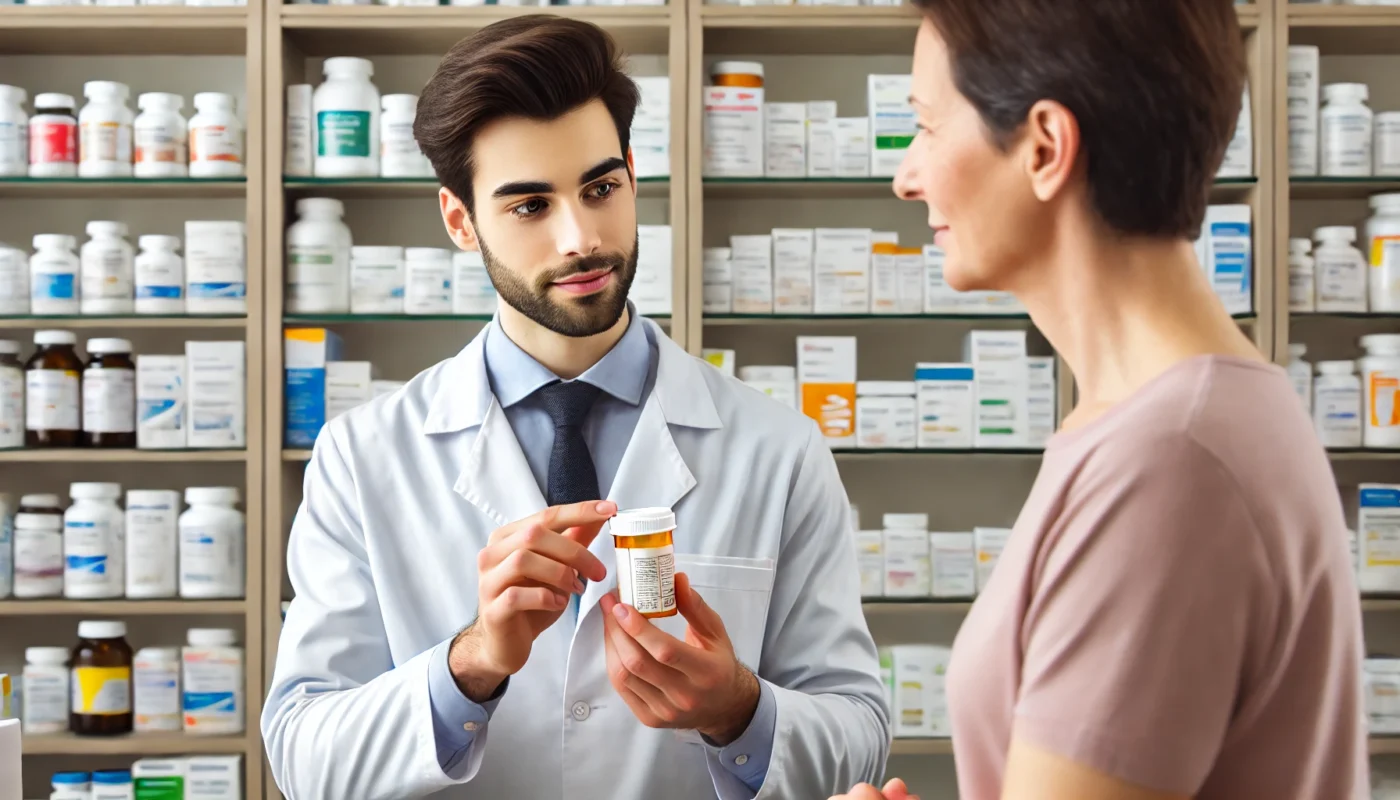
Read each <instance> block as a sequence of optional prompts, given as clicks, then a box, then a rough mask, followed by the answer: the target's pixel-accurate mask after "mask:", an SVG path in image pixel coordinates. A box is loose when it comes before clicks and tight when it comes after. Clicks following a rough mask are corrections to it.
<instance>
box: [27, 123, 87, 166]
mask: <svg viewBox="0 0 1400 800" xmlns="http://www.w3.org/2000/svg"><path fill="white" fill-rule="evenodd" d="M29 163H31V164H76V163H78V126H77V125H75V124H74V123H72V122H38V123H34V124H33V125H30V126H29Z"/></svg>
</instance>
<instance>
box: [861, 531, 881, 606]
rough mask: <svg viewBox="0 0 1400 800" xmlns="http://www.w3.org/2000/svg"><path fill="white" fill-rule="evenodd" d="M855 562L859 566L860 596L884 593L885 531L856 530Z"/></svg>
mask: <svg viewBox="0 0 1400 800" xmlns="http://www.w3.org/2000/svg"><path fill="white" fill-rule="evenodd" d="M855 538H856V564H857V565H858V566H859V567H860V596H861V597H881V596H883V595H884V593H885V532H884V531H857V532H856V534H855Z"/></svg>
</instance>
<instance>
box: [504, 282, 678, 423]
mask: <svg viewBox="0 0 1400 800" xmlns="http://www.w3.org/2000/svg"><path fill="white" fill-rule="evenodd" d="M627 310H628V321H627V330H626V331H624V332H623V334H622V338H621V339H619V340H618V342H617V344H615V345H613V348H612V349H611V350H609V351H608V353H607V355H605V356H603V357H602V359H600V360H599V361H598V363H596V364H594V365H593V366H591V367H589V368H588V370H587V371H586V372H584V373H583V374H582V375H580V376H579V377H578V380H581V381H583V382H585V383H590V384H592V385H594V386H597V387H598V388H599V389H602V390H603V391H605V392H607V393H608V394H610V395H612V396H613V397H616V398H617V399H618V400H621V401H623V402H624V403H627V404H629V405H634V406H635V405H638V404H640V403H641V402H642V390H643V389H644V388H645V386H646V380H647V373H648V372H649V371H650V369H651V345H650V344H649V343H648V342H647V332H646V327H645V326H643V325H641V324H639V323H638V322H637V311H636V309H635V308H634V307H633V306H632V304H631V303H630V302H629V303H628V304H627ZM485 345H486V349H485V357H486V377H487V379H488V380H489V381H490V382H491V391H492V392H493V393H494V394H495V395H496V399H497V400H499V401H500V403H501V406H502V407H503V408H510V407H511V406H513V405H515V404H516V403H519V402H520V401H522V400H524V399H525V398H527V397H529V396H530V395H532V394H534V393H535V392H537V391H539V390H540V389H541V388H542V387H544V386H547V385H549V384H551V383H554V382H555V381H558V380H560V378H559V376H558V375H555V374H554V373H553V372H551V371H550V370H549V368H548V367H545V366H544V365H543V364H541V363H540V362H538V361H536V360H535V359H534V358H533V357H532V356H531V355H530V354H529V353H526V352H525V351H524V350H522V349H520V346H519V345H517V344H516V343H515V342H513V341H511V339H510V337H509V336H507V335H506V332H505V330H504V329H503V328H502V327H501V320H500V317H499V316H497V317H496V318H495V319H493V320H492V321H491V325H490V326H489V328H488V330H487V332H486V342H485Z"/></svg>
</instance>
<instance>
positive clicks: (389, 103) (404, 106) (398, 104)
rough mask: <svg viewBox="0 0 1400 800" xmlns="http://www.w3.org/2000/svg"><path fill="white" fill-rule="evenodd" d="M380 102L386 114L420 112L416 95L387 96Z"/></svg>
mask: <svg viewBox="0 0 1400 800" xmlns="http://www.w3.org/2000/svg"><path fill="white" fill-rule="evenodd" d="M379 102H380V105H381V107H382V108H383V109H384V113H386V114H412V113H415V112H416V111H417V110H418V95H416V94H386V95H384V96H383V97H382V98H380V100H379Z"/></svg>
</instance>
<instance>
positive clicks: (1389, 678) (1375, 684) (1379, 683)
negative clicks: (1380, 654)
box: [1362, 658, 1400, 735]
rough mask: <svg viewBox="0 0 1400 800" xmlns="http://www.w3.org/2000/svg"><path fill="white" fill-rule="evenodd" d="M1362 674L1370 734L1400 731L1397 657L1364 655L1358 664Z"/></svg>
mask: <svg viewBox="0 0 1400 800" xmlns="http://www.w3.org/2000/svg"><path fill="white" fill-rule="evenodd" d="M1362 677H1363V682H1364V685H1365V692H1366V723H1367V728H1368V729H1369V730H1370V732H1371V734H1372V735H1376V734H1398V733H1400V659H1396V658H1368V659H1366V660H1365V661H1364V662H1363V664H1362Z"/></svg>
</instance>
